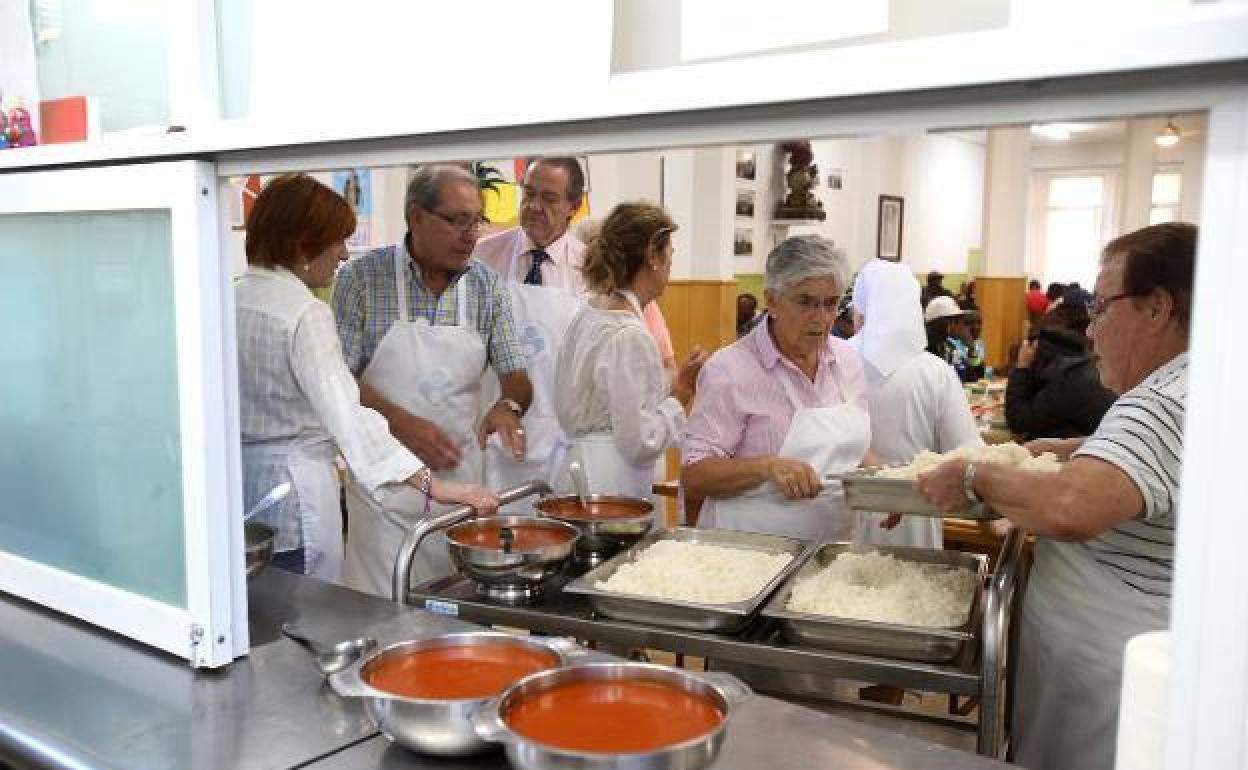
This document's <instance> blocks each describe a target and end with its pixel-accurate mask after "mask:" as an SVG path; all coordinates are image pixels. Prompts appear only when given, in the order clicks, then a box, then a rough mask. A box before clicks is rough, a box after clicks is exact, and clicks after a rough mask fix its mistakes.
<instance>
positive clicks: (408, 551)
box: [382, 479, 551, 605]
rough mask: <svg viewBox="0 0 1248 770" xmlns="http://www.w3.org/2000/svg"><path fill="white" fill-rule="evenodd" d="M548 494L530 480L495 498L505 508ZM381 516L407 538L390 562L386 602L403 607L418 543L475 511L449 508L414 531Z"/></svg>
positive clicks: (546, 488) (387, 513) (389, 516)
mask: <svg viewBox="0 0 1248 770" xmlns="http://www.w3.org/2000/svg"><path fill="white" fill-rule="evenodd" d="M550 493H551V489H550V485H549V484H547V483H546V482H544V481H540V480H538V479H534V480H533V481H529V482H526V483H524V484H521V485H520V486H518V487H513V488H512V489H508V490H506V491H504V492H500V493H499V494H498V504H499V505H507V504H508V503H514V502H515V501H517V500H521V499H523V498H525V497H528V496H530V495H541V496H543V497H545V496H546V495H549V494H550ZM382 513H383V514H385V516H386V518H387V519H389V520H390V522H391V523H393V524H394V525H395V526H397V527H400V528H402V529H404V530H406V531H407V534H406V535H405V536H404V537H403V544H402V545H400V546H399V553H398V555H397V556H396V557H395V560H394V574H393V577H392V579H391V585H390V598H391V599H393V600H394V601H396V602H398V603H399V604H402V605H406V604H407V598H408V597H407V591H408V587H409V586H410V585H411V580H412V562H413V561H414V560H415V559H416V551H417V550H418V549H419V548H420V543H421V541H423V540H424V539H425V538H426V537H428V536H429V535H430V534H431V533H433V532H436V531H438V530H440V529H445V528H447V527H450V526H453V525H455V524H458V523H459V522H461V521H464V520H466V519H470V518H472V517H473V516H474V515H476V511H475V510H474V509H473V507H472V506H471V505H463V506H460V507H459V508H452V509H451V510H449V511H447V512H446V513H442V514H439V515H437V516H434V517H432V518H429V519H424V520H422V521H421V522H420V523H419V524H417V525H416V526H415V527H413V526H412V525H411V522H410V521H408V520H406V519H404V518H403V517H401V516H399V515H397V514H394V513H391V512H390V511H385V510H383V511H382Z"/></svg>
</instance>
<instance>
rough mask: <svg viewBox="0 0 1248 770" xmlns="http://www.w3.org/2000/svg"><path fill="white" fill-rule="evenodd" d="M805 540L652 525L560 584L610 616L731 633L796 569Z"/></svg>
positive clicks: (676, 626) (596, 609)
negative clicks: (623, 548)
mask: <svg viewBox="0 0 1248 770" xmlns="http://www.w3.org/2000/svg"><path fill="white" fill-rule="evenodd" d="M806 546H807V542H806V541H804V540H794V539H792V538H788V537H778V536H776V535H762V534H755V533H753V532H735V531H732V530H725V529H694V528H691V527H677V528H675V529H664V530H657V531H654V532H651V533H650V534H648V535H646V536H645V537H644V538H642V539H641V540H639V541H638V542H637V543H636V544H634V545H633V546H632V547H631V548H629V549H628V550H627V551H624V552H622V553H619V554H616V555H615V556H614V557H612V558H611V559H609V560H608V561H606V562H603V563H602V564H600V565H598V566H597V567H596V568H594V569H592V570H590V571H589V572H587V573H585V574H584V575H582V576H581V577H579V578H577V579H576V580H574V581H572V582H571V583H569V584H568V585H566V586H564V588H563V590H564V592H566V593H573V594H583V595H584V596H585V597H587V598H588V599H589V602H590V605H591V606H592V607H593V608H594V611H595V612H597V613H599V614H601V615H605V616H607V617H609V618H615V619H616V620H627V621H632V622H636V623H646V624H650V625H660V626H671V627H674V628H683V629H687V630H690V631H709V632H715V633H725V634H732V633H736V632H737V631H739V630H741V629H742V628H743V627H744V626H745V625H746V623H748V622H749V621H750V619H751V618H752V617H753V616H754V614H755V613H756V612H757V611H758V608H759V607H760V606H761V605H762V603H763V602H764V601H766V599H767V597H768V596H770V595H771V593H772V592H773V591H775V590H776V588H777V587H778V586H779V585H780V583H782V582H783V581H784V579H785V578H786V577H788V575H789V574H790V573H791V572H792V571H793V570H794V569H796V568H797V566H798V563H799V558H798V557H799V556H800V555H801V554H802V552H803V551H804V550H805V548H806Z"/></svg>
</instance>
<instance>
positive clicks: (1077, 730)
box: [919, 223, 1196, 770]
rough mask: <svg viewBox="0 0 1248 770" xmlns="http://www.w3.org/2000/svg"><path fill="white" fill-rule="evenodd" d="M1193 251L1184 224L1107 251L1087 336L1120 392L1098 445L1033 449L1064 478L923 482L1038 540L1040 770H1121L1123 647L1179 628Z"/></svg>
mask: <svg viewBox="0 0 1248 770" xmlns="http://www.w3.org/2000/svg"><path fill="white" fill-rule="evenodd" d="M1195 252H1196V228H1195V226H1193V225H1188V224H1181V223H1167V224H1161V225H1153V226H1151V227H1146V228H1144V229H1142V230H1138V231H1136V232H1133V233H1129V234H1127V235H1124V236H1122V237H1120V238H1117V239H1115V240H1113V241H1111V242H1110V243H1109V244H1108V245H1107V246H1106V247H1105V250H1104V252H1103V255H1102V258H1101V271H1100V275H1099V276H1098V277H1097V279H1096V290H1095V293H1094V295H1093V301H1092V307H1091V311H1090V313H1089V315H1090V316H1091V318H1092V322H1091V325H1089V326H1088V336H1089V337H1090V338H1091V340H1092V344H1093V346H1094V349H1095V351H1096V354H1097V357H1098V361H1097V366H1098V368H1099V370H1100V374H1101V380H1102V382H1103V383H1104V384H1105V386H1106V387H1108V388H1109V389H1110V390H1112V391H1114V392H1115V393H1119V394H1121V395H1120V396H1119V398H1118V400H1117V401H1115V402H1114V404H1113V406H1111V407H1110V409H1109V411H1108V412H1107V413H1106V414H1105V417H1104V418H1103V419H1102V420H1101V423H1100V426H1099V427H1098V428H1097V429H1096V432H1095V433H1094V434H1093V435H1092V436H1089V437H1088V438H1087V439H1066V440H1052V439H1041V440H1039V441H1033V442H1032V443H1031V444H1028V448H1029V449H1031V450H1032V451H1033V452H1040V451H1053V452H1056V453H1057V454H1058V455H1059V456H1060V457H1063V458H1068V459H1067V462H1066V463H1065V465H1064V466H1063V467H1062V468H1061V470H1060V471H1058V472H1057V473H1053V474H1046V475H1039V474H1037V473H1034V472H1030V471H1025V470H1018V469H1012V468H1006V467H1003V466H1000V465H995V464H991V463H967V462H966V461H965V460H953V461H950V462H947V463H945V464H943V465H941V466H939V467H937V468H935V469H933V470H931V471H929V472H927V473H925V474H922V475H921V476H920V477H919V491H920V493H921V494H922V495H923V496H924V497H926V498H927V499H928V500H929V501H931V502H932V503H934V504H936V505H938V506H940V507H941V508H942V509H944V510H947V511H957V510H961V509H962V508H964V507H966V505H967V504H968V503H969V502H971V501H972V500H975V501H978V500H981V499H982V500H983V501H984V502H986V503H987V504H989V505H990V506H992V507H993V508H994V509H995V510H997V511H998V512H1000V513H1001V514H1003V515H1004V516H1006V517H1007V518H1009V519H1010V521H1012V522H1013V523H1015V524H1017V525H1018V526H1020V527H1023V528H1025V529H1028V530H1031V531H1032V532H1034V533H1035V534H1036V535H1037V536H1038V537H1037V540H1036V550H1035V566H1034V568H1033V570H1032V573H1031V578H1030V580H1029V582H1028V586H1027V594H1026V596H1025V597H1024V599H1023V620H1022V630H1021V632H1020V640H1021V645H1022V646H1021V649H1020V653H1019V661H1020V670H1019V676H1018V685H1017V690H1016V697H1015V704H1016V714H1015V725H1014V730H1015V733H1016V737H1015V741H1016V747H1017V748H1016V756H1015V758H1016V759H1017V760H1018V762H1019V763H1021V764H1023V765H1026V766H1027V767H1031V768H1037V769H1039V770H1043V769H1044V768H1064V769H1065V770H1072V769H1076V768H1103V767H1113V766H1114V736H1115V725H1116V723H1117V714H1118V700H1119V692H1120V688H1121V681H1122V660H1123V647H1124V646H1125V644H1126V642H1127V640H1128V639H1130V638H1131V637H1132V636H1135V635H1136V634H1139V633H1142V632H1144V631H1150V630H1155V629H1162V628H1166V627H1167V625H1168V623H1169V614H1170V583H1171V577H1172V574H1173V567H1174V529H1175V525H1176V523H1177V518H1178V512H1177V503H1178V498H1179V488H1178V482H1179V463H1180V458H1181V455H1182V454H1183V418H1184V413H1185V410H1186V400H1187V347H1188V322H1189V319H1190V317H1191V307H1192V304H1191V295H1192V275H1193V268H1194V262H1195Z"/></svg>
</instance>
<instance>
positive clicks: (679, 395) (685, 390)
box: [672, 345, 709, 409]
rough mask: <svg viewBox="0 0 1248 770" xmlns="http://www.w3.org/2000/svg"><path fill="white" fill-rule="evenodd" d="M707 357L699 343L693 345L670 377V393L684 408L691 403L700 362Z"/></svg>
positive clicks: (700, 367) (700, 365)
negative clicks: (687, 355)
mask: <svg viewBox="0 0 1248 770" xmlns="http://www.w3.org/2000/svg"><path fill="white" fill-rule="evenodd" d="M708 357H709V356H708V355H707V353H706V351H705V350H703V349H702V346H701V345H695V346H694V348H693V351H692V352H691V353H689V357H688V358H686V359H685V363H684V364H682V365H681V367H680V369H679V370H677V372H676V376H675V377H674V378H673V379H672V395H673V396H675V397H676V400H677V401H679V402H680V404H681V406H683V407H685V409H688V408H689V404H691V403H693V394H694V392H695V391H696V390H697V387H698V372H700V371H702V364H704V363H706V359H707V358H708Z"/></svg>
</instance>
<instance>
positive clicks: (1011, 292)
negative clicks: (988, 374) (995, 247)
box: [975, 276, 1027, 372]
mask: <svg viewBox="0 0 1248 770" xmlns="http://www.w3.org/2000/svg"><path fill="white" fill-rule="evenodd" d="M1026 294H1027V278H1026V277H1024V276H1019V277H1017V278H1000V277H988V276H980V277H978V278H976V279H975V300H976V301H977V302H978V303H979V309H980V312H981V313H983V316H984V328H983V340H984V346H985V347H986V348H987V352H988V356H987V358H988V361H987V364H988V366H991V367H992V368H993V369H996V370H997V371H999V372H1004V371H1005V369H1006V367H1007V366H1008V365H1009V364H1010V363H1011V362H1010V360H1009V355H1010V349H1011V348H1012V347H1013V346H1014V345H1017V344H1018V343H1020V342H1022V340H1023V329H1024V327H1025V324H1026V323H1027V305H1026Z"/></svg>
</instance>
